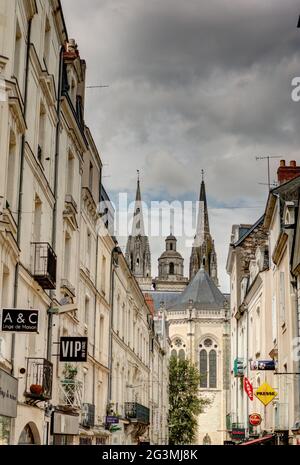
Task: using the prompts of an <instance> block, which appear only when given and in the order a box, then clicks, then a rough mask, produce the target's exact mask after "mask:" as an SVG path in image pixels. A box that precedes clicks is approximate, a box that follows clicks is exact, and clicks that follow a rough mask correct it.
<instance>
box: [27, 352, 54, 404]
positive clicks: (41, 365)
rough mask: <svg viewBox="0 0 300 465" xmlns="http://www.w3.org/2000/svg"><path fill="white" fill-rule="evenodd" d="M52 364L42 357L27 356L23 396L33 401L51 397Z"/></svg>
mask: <svg viewBox="0 0 300 465" xmlns="http://www.w3.org/2000/svg"><path fill="white" fill-rule="evenodd" d="M52 379H53V365H52V363H51V362H49V361H48V360H45V359H44V358H28V359H27V372H26V389H25V397H27V398H28V399H31V402H30V401H29V403H33V402H35V401H43V400H49V399H51V397H52Z"/></svg>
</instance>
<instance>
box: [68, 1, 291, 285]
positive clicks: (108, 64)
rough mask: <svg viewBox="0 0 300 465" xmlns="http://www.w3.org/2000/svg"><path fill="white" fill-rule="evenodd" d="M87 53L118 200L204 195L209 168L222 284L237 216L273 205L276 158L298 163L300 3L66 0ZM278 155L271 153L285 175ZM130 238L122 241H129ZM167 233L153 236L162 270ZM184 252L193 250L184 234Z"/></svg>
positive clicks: (99, 139) (93, 116)
mask: <svg viewBox="0 0 300 465" xmlns="http://www.w3.org/2000/svg"><path fill="white" fill-rule="evenodd" d="M62 5H63V9H64V14H65V19H66V24H67V29H68V33H69V37H72V38H73V37H74V38H75V39H76V41H77V43H78V46H79V50H80V54H81V57H82V58H84V59H85V60H86V61H87V69H88V71H87V84H88V85H105V84H107V85H109V87H108V88H101V89H88V90H87V95H86V115H85V117H86V122H87V124H88V126H89V127H90V128H91V130H92V133H93V135H94V138H95V141H96V143H97V145H98V147H99V149H100V151H101V155H102V159H103V163H104V164H105V165H104V176H105V178H104V184H105V186H106V188H107V190H108V191H109V193H110V194H111V196H112V198H113V199H115V198H116V194H117V193H118V192H120V191H122V192H128V193H129V195H131V196H132V195H134V190H135V184H136V170H137V169H140V170H141V185H142V192H143V196H144V199H145V200H147V201H150V200H176V199H179V200H181V201H182V200H196V199H197V197H198V196H199V184H200V178H201V169H204V170H205V180H206V189H207V195H208V203H209V208H210V224H211V231H212V234H213V236H214V238H215V241H216V248H217V253H218V262H219V275H220V276H219V277H220V282H221V288H222V290H224V291H227V290H228V278H227V276H226V272H225V263H226V257H227V252H228V243H229V240H230V231H231V225H232V224H233V223H251V222H254V221H255V220H256V219H258V218H259V217H260V216H261V214H262V213H263V211H264V205H265V201H266V195H267V186H266V185H264V184H263V183H266V180H267V170H266V161H256V160H255V157H256V156H266V155H270V156H273V157H275V156H278V157H280V158H285V159H286V160H287V161H288V160H291V159H296V160H297V161H298V162H299V158H300V157H299V143H300V131H299V124H300V102H299V103H295V102H293V101H292V100H291V90H292V88H291V80H292V78H293V77H295V76H300V29H297V27H296V26H297V22H298V15H299V14H300V7H299V2H298V1H297V0H285V1H284V2H283V1H280V0H264V1H261V0H251V1H250V0H248V1H245V0H185V1H180V0H163V1H162V0H151V1H150V2H149V1H146V0H88V1H84V0H62ZM278 162H279V160H277V159H273V160H272V161H271V178H272V180H273V179H275V178H276V167H277V164H278ZM125 243H126V241H125V238H120V244H121V246H125ZM163 247H164V240H163V238H155V239H153V240H151V252H152V256H153V266H152V267H153V270H152V274H153V275H156V273H157V258H158V256H159V255H160V253H161V251H162V248H163ZM179 249H180V251H181V252H182V254H183V255H184V257H185V258H186V260H185V261H186V272H187V268H188V257H189V254H190V250H189V249H188V248H187V247H185V241H184V239H183V238H181V239H180V240H179Z"/></svg>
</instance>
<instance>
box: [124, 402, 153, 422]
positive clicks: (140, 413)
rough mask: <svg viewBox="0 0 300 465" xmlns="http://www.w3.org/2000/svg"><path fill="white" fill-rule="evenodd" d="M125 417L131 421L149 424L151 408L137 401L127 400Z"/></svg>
mask: <svg viewBox="0 0 300 465" xmlns="http://www.w3.org/2000/svg"><path fill="white" fill-rule="evenodd" d="M125 417H126V418H128V419H129V420H130V421H135V422H137V423H144V424H146V425H148V424H149V418H150V410H149V409H148V407H145V406H144V405H141V404H138V403H137V402H125Z"/></svg>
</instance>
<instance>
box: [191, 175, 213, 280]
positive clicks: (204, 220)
mask: <svg viewBox="0 0 300 465" xmlns="http://www.w3.org/2000/svg"><path fill="white" fill-rule="evenodd" d="M201 174H202V180H201V186H200V196H199V208H198V220H197V228H196V235H195V238H194V244H193V248H192V253H191V257H190V280H191V279H192V278H193V277H194V276H195V275H196V274H197V272H198V270H199V269H200V268H201V267H203V268H204V269H205V271H206V272H207V273H208V274H209V276H210V277H211V278H212V280H213V281H214V283H215V284H216V285H217V286H218V270H217V255H216V251H215V244H214V241H213V239H212V237H211V234H210V229H209V218H208V208H207V199H206V189H205V182H204V171H203V170H202V172H201Z"/></svg>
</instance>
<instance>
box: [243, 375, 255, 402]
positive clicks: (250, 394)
mask: <svg viewBox="0 0 300 465" xmlns="http://www.w3.org/2000/svg"><path fill="white" fill-rule="evenodd" d="M244 390H245V392H246V394H247V396H248V397H249V399H250V400H253V386H252V384H251V383H250V381H249V379H248V378H244Z"/></svg>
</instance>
